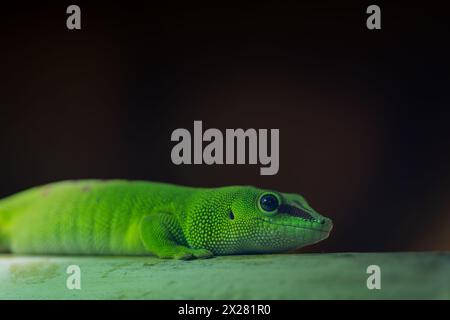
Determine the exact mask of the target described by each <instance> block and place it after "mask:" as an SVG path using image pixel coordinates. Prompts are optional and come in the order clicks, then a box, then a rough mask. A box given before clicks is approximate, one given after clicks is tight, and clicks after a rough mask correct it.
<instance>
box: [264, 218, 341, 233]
mask: <svg viewBox="0 0 450 320" xmlns="http://www.w3.org/2000/svg"><path fill="white" fill-rule="evenodd" d="M257 219H258V220H260V221H262V222H264V223H267V224H270V225H277V226H283V227H290V228H295V229H303V230H311V231H318V232H321V233H330V232H331V229H332V228H333V225H330V226H329V227H328V228H322V229H320V228H313V227H307V226H299V225H293V224H287V223H281V222H274V221H273V220H267V219H262V218H257Z"/></svg>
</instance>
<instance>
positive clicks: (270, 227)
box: [186, 186, 333, 254]
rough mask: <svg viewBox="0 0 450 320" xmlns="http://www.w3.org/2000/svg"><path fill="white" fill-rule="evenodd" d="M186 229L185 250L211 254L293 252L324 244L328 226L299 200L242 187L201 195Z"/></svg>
mask: <svg viewBox="0 0 450 320" xmlns="http://www.w3.org/2000/svg"><path fill="white" fill-rule="evenodd" d="M186 225H187V228H188V229H187V230H186V231H187V234H186V236H187V239H188V242H189V244H190V245H191V246H194V247H201V248H206V249H209V250H211V251H212V252H213V253H215V254H233V253H257V252H280V251H287V250H291V249H296V248H300V247H303V246H306V245H310V244H313V243H316V242H319V241H321V240H323V239H326V238H327V237H328V235H329V233H330V231H331V229H332V226H333V224H332V222H331V220H330V219H328V218H326V217H323V216H321V215H320V214H319V213H317V212H316V211H315V210H314V209H313V208H311V207H310V206H309V204H308V203H307V202H306V200H305V199H304V198H303V197H302V196H300V195H297V194H288V193H280V192H276V191H270V190H262V189H257V188H254V187H243V186H237V187H224V188H217V189H214V190H212V191H207V192H204V193H202V194H201V196H199V197H198V198H197V199H196V201H194V205H193V206H192V207H191V208H190V210H189V212H188V215H187V224H186Z"/></svg>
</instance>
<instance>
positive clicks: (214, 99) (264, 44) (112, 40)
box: [0, 1, 450, 252]
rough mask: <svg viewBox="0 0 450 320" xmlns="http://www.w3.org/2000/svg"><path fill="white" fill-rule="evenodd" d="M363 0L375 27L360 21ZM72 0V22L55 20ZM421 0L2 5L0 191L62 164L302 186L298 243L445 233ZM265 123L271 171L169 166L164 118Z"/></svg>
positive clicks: (442, 145)
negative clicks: (327, 228)
mask: <svg viewBox="0 0 450 320" xmlns="http://www.w3.org/2000/svg"><path fill="white" fill-rule="evenodd" d="M373 3H375V4H378V5H380V7H381V10H382V30H378V31H370V30H368V29H367V28H366V18H367V14H366V13H365V12H366V8H367V6H368V5H369V4H373ZM70 4H78V5H79V6H80V7H81V13H82V21H81V23H82V29H81V30H80V31H69V30H67V29H66V18H67V14H66V13H65V12H66V8H67V6H68V5H70ZM447 9H448V8H446V7H444V6H443V2H442V3H438V2H433V1H427V2H426V3H423V4H421V5H418V4H417V5H416V4H414V3H412V2H410V1H404V2H401V1H395V2H394V1H390V2H389V3H384V2H379V1H376V2H366V1H359V2H347V1H346V2H345V3H344V2H340V1H296V2H291V3H286V4H280V3H278V2H254V3H252V4H243V3H240V4H239V5H231V4H225V2H223V3H220V2H215V1H211V2H209V4H208V3H201V4H192V3H190V2H189V3H188V2H187V1H186V3H184V4H176V3H173V2H170V3H168V4H167V5H164V6H163V5H155V4H151V2H150V1H148V2H147V3H145V4H144V3H140V2H133V1H122V2H120V3H118V2H116V3H109V2H95V3H93V2H92V1H91V2H88V1H74V2H72V1H71V2H67V1H60V2H59V3H58V4H49V3H45V2H41V1H39V2H37V1H34V2H31V1H30V2H28V3H27V2H20V4H18V5H6V4H2V10H1V20H0V26H1V27H0V44H1V53H0V93H1V94H0V117H1V122H0V197H3V196H7V195H10V194H12V193H15V192H17V191H20V190H23V189H25V188H29V187H31V186H35V185H39V184H44V183H47V182H51V181H56V180H63V179H82V178H124V179H144V180H156V181H165V182H171V183H177V184H187V185H194V186H211V187H212V186H222V185H230V184H250V185H256V186H259V187H265V188H271V189H277V190H280V191H285V192H295V193H301V194H303V195H304V196H305V197H306V198H307V199H308V200H309V201H310V203H311V204H312V206H313V207H314V208H316V209H317V210H318V211H319V212H321V213H323V214H324V215H326V216H329V217H331V218H332V219H333V220H334V222H335V228H334V231H333V233H332V235H331V237H330V238H329V239H328V240H327V241H324V242H322V243H320V244H318V245H316V246H312V247H309V248H306V249H304V250H303V251H308V252H317V251H319V252H320V251H391V250H450V197H449V196H450V128H449V125H448V123H449V119H450V111H449V107H450V93H449V88H450V86H449V77H450V72H449V71H450V68H449V66H450V63H449V57H450V52H449V51H450V50H449V41H448V35H449V33H448V31H449V27H448V24H449V22H448V21H449V13H448V12H449V11H448V10H447ZM194 120H202V121H203V126H204V128H205V129H206V128H211V127H215V128H220V129H225V128H239V127H241V128H279V129H280V170H279V173H278V174H277V175H275V176H260V175H259V166H245V165H241V166H238V165H235V166H207V165H202V166H175V165H173V164H172V162H171V160H170V151H171V148H172V146H173V145H174V144H173V143H171V142H170V135H171V133H172V131H173V130H174V129H176V128H181V127H183V128H188V129H189V130H192V127H193V121H194Z"/></svg>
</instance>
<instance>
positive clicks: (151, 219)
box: [140, 213, 213, 260]
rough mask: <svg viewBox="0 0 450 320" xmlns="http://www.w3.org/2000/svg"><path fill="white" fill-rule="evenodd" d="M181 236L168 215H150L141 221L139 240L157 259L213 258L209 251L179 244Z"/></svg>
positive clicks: (175, 222)
mask: <svg viewBox="0 0 450 320" xmlns="http://www.w3.org/2000/svg"><path fill="white" fill-rule="evenodd" d="M181 234H182V230H181V227H180V225H179V224H178V222H177V221H176V219H175V218H174V217H173V216H172V215H169V214H165V213H158V214H152V215H149V216H145V217H144V218H143V219H142V221H141V225H140V236H141V240H142V242H143V244H144V246H145V248H146V249H147V250H148V251H149V252H150V253H152V254H154V255H156V256H158V257H159V258H163V259H182V260H189V259H195V258H201V259H205V258H210V257H212V256H213V254H212V253H211V251H209V250H206V249H193V248H189V247H187V246H186V245H184V244H182V243H180V242H181V241H180V238H181ZM177 235H178V236H177Z"/></svg>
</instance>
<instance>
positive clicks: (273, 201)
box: [259, 194, 280, 212]
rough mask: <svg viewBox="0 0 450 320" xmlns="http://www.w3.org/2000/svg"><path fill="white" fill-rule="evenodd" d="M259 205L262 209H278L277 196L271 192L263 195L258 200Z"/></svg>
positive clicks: (270, 210)
mask: <svg viewBox="0 0 450 320" xmlns="http://www.w3.org/2000/svg"><path fill="white" fill-rule="evenodd" d="M259 205H260V206H261V209H263V210H264V211H267V212H273V211H275V210H277V209H278V207H279V206H280V202H279V201H278V198H277V197H275V196H274V195H273V194H266V195H263V196H262V197H261V199H260V200H259Z"/></svg>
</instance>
